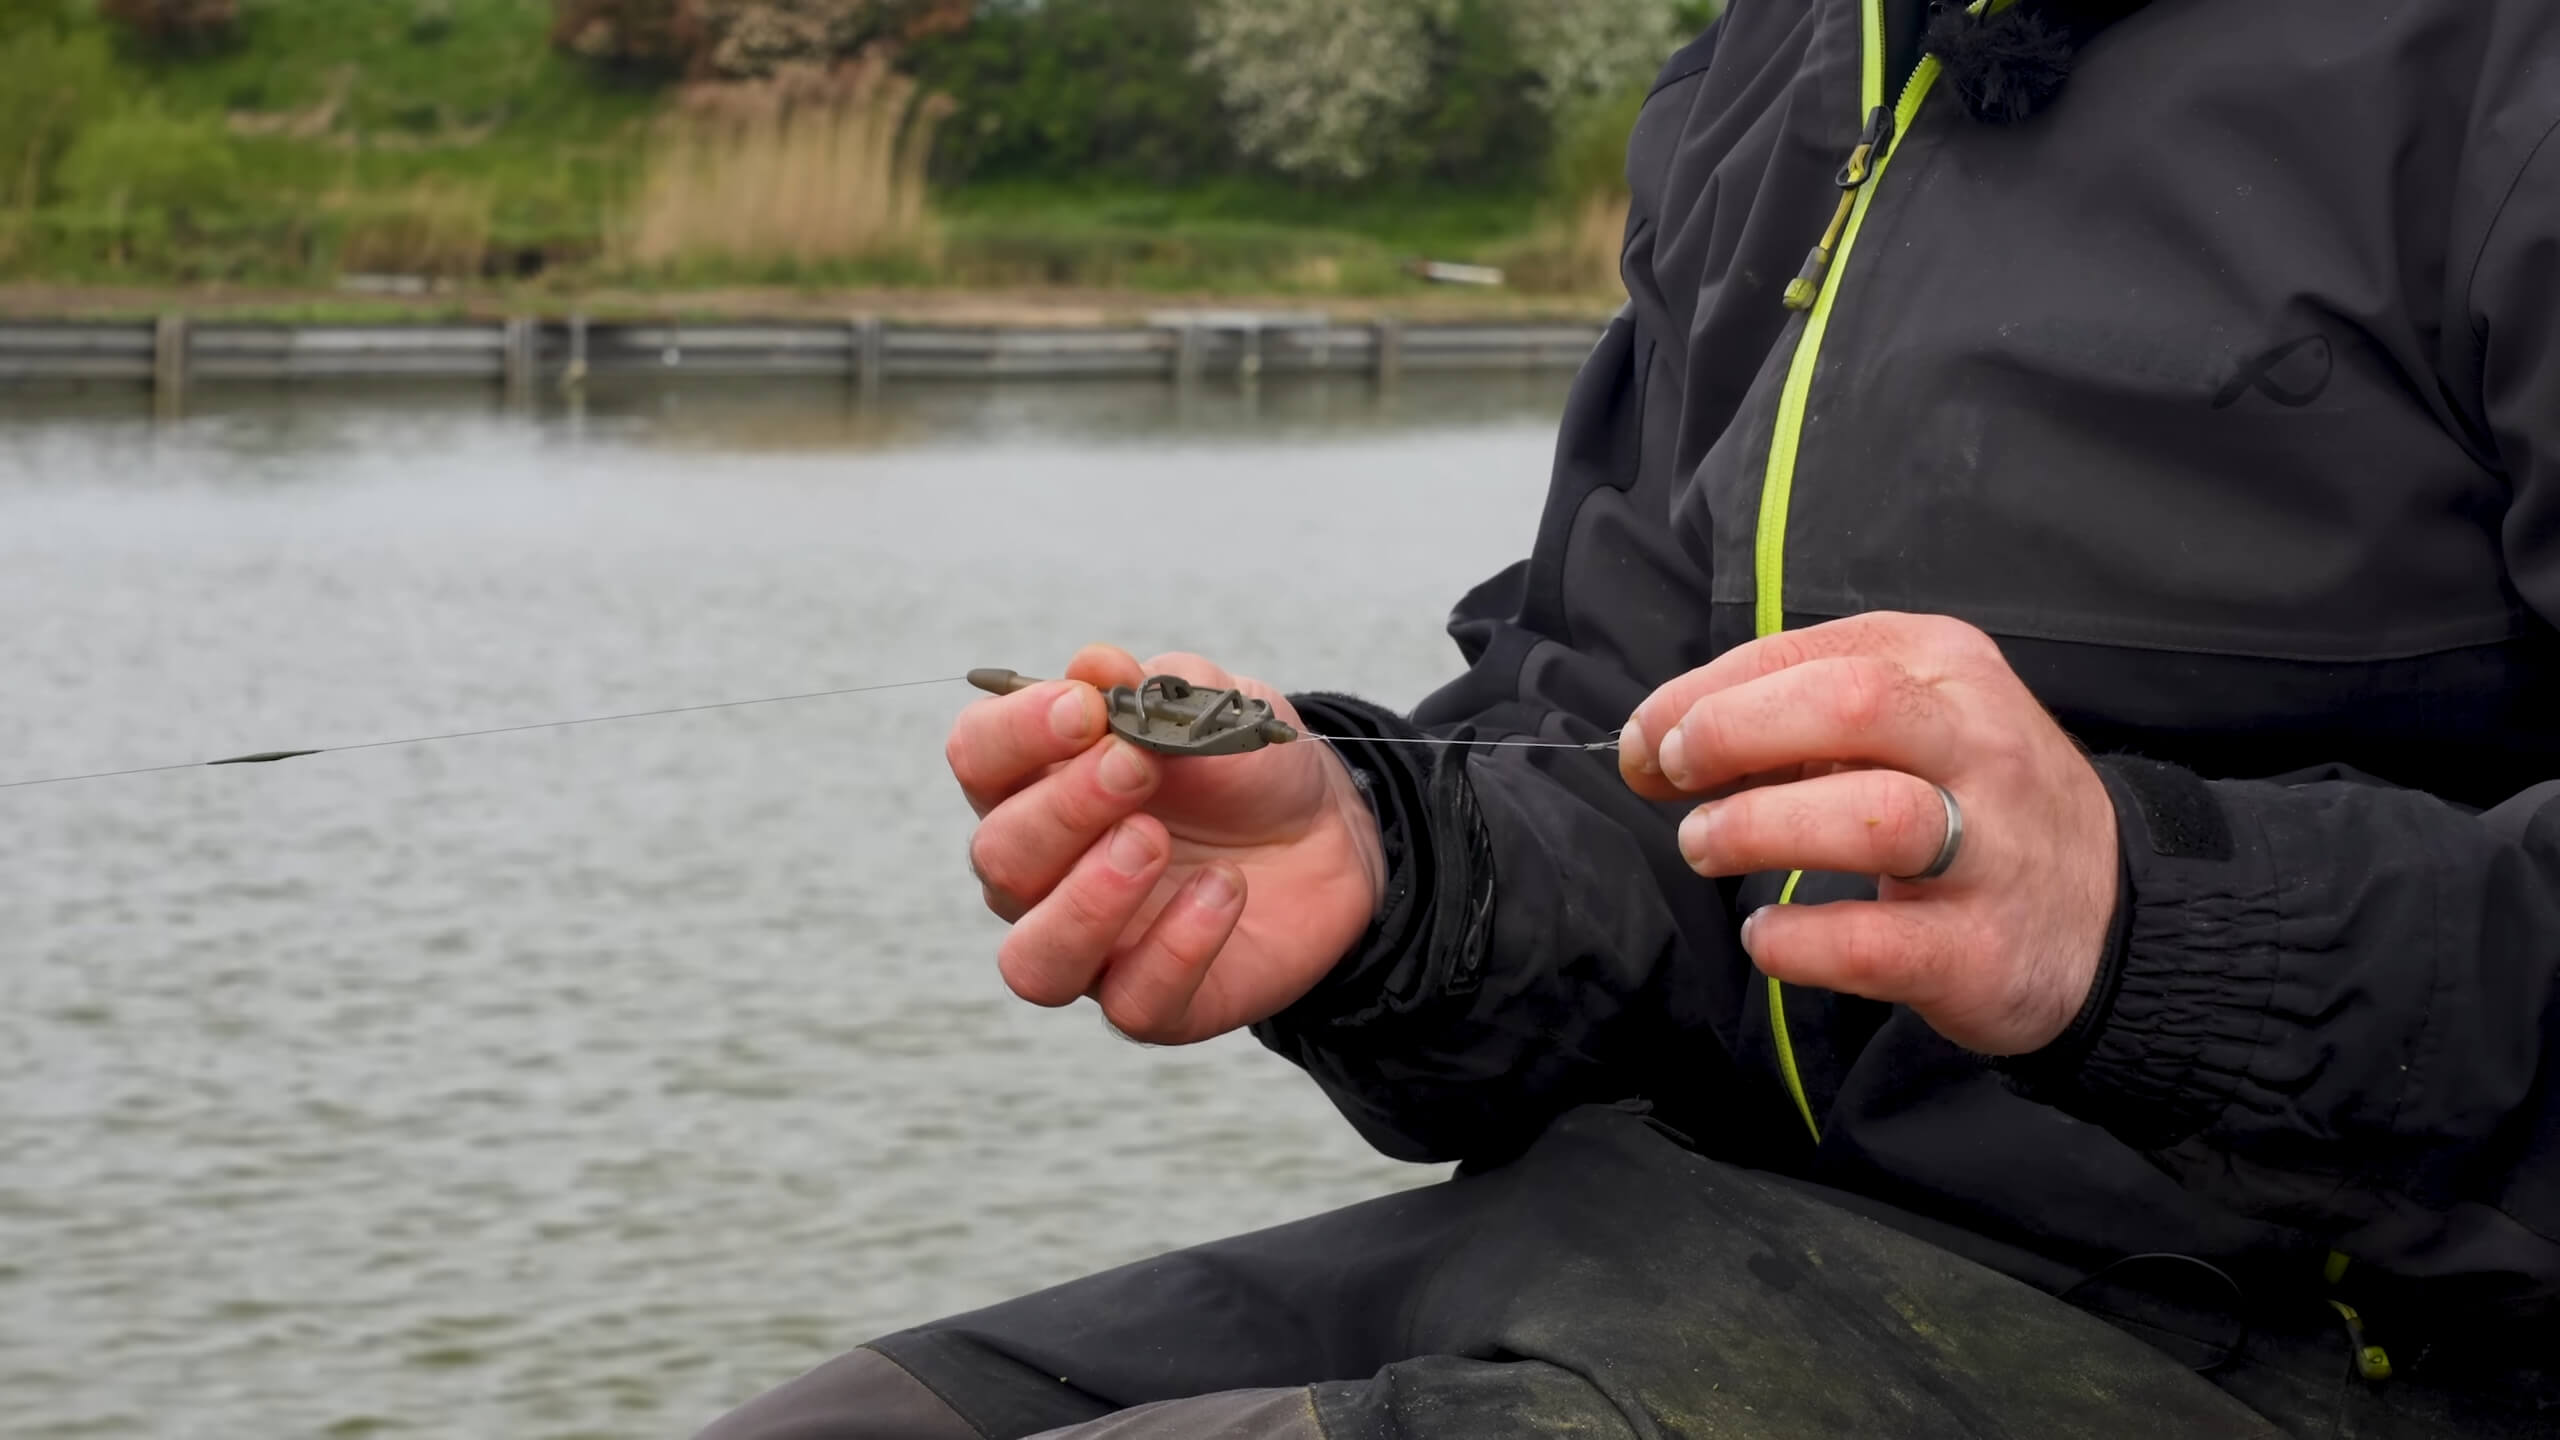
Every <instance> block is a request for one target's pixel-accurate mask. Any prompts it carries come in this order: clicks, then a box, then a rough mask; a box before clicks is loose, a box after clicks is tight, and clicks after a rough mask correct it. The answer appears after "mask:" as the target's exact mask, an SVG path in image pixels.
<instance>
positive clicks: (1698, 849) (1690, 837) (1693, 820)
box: [1680, 806, 1713, 868]
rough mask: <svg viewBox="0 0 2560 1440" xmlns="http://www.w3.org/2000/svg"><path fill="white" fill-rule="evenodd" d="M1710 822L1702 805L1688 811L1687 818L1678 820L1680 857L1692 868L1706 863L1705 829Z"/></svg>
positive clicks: (1706, 829)
mask: <svg viewBox="0 0 2560 1440" xmlns="http://www.w3.org/2000/svg"><path fill="white" fill-rule="evenodd" d="M1712 823H1713V822H1711V821H1709V820H1708V819H1707V811H1706V808H1705V807H1703V806H1701V807H1700V808H1698V809H1696V810H1692V811H1690V812H1689V818H1688V819H1686V820H1683V821H1681V822H1680V857H1681V858H1682V859H1684V860H1686V861H1688V862H1689V864H1690V866H1691V867H1692V868H1695V867H1697V866H1699V865H1703V864H1705V863H1706V859H1707V831H1708V828H1709V827H1710V825H1711V824H1712Z"/></svg>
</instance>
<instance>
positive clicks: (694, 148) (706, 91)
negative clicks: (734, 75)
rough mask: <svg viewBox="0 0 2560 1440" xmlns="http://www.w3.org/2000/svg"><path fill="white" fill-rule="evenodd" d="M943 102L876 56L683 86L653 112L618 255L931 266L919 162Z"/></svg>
mask: <svg viewBox="0 0 2560 1440" xmlns="http://www.w3.org/2000/svg"><path fill="white" fill-rule="evenodd" d="M950 110H951V105H950V102H949V101H948V100H947V99H946V98H945V97H942V96H939V95H934V96H921V97H920V96H919V94H918V90H917V85H916V82H915V81H914V80H912V79H910V78H908V77H907V76H904V75H900V74H898V73H897V72H896V71H895V70H893V69H891V68H890V66H889V64H888V62H887V61H886V60H885V59H883V58H881V57H879V56H876V55H869V56H864V57H863V58H861V59H859V60H855V61H852V62H849V63H847V64H844V65H841V66H838V67H836V68H835V69H832V70H828V71H823V72H821V71H816V70H813V69H807V68H802V69H797V70H794V71H789V72H786V73H782V74H777V75H775V76H774V77H772V78H770V79H765V80H757V81H749V82H743V83H737V84H720V85H697V86H691V87H688V88H687V89H686V90H685V91H684V92H683V94H682V96H681V97H680V98H679V100H678V101H677V103H676V105H675V106H674V108H673V109H672V111H671V112H670V113H669V114H667V115H666V116H664V117H663V118H662V119H661V121H660V125H659V130H658V134H657V136H656V141H655V144H654V146H653V148H652V150H651V153H650V156H649V160H648V166H647V171H646V174H645V176H644V177H643V179H642V182H641V185H640V188H639V193H638V196H637V199H636V202H635V203H634V205H633V207H632V211H631V214H630V217H629V221H628V223H627V225H626V226H625V230H624V235H623V239H622V246H623V249H624V252H625V254H624V258H625V259H626V260H627V261H628V262H630V263H633V264H636V265H638V266H641V267H645V268H661V267H665V266H669V265H675V264H681V263H684V262H688V261H699V260H718V261H728V262H745V263H749V264H755V263H772V262H776V261H792V262H797V263H799V264H803V265H806V264H813V263H823V262H827V261H845V260H873V259H917V260H925V261H930V260H931V259H932V257H933V252H934V250H935V248H936V237H935V232H934V227H933V223H932V216H931V214H930V212H929V210H928V208H927V204H926V196H925V170H926V164H927V161H928V160H929V158H930V156H931V154H932V149H933V136H934V131H935V129H936V128H937V127H938V126H939V125H940V124H941V122H942V120H943V119H944V118H945V117H946V116H947V115H948V114H949V113H950Z"/></svg>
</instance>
